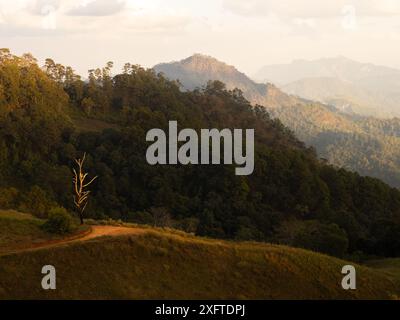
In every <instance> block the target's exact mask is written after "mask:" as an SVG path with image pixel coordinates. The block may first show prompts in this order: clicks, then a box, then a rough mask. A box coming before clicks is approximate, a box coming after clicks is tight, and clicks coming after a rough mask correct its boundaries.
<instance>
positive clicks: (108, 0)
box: [67, 0, 126, 17]
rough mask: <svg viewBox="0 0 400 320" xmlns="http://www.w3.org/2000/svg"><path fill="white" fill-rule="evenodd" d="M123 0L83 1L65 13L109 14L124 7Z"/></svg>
mask: <svg viewBox="0 0 400 320" xmlns="http://www.w3.org/2000/svg"><path fill="white" fill-rule="evenodd" d="M125 5H126V1H125V0H92V1H83V2H82V3H81V4H79V5H78V6H76V7H74V8H72V9H71V10H69V11H68V13H67V14H69V15H72V16H98V17H101V16H110V15H114V14H117V13H119V12H121V11H123V10H124V9H125Z"/></svg>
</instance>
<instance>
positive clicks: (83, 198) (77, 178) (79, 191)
mask: <svg viewBox="0 0 400 320" xmlns="http://www.w3.org/2000/svg"><path fill="white" fill-rule="evenodd" d="M85 158H86V153H85V154H84V155H83V158H82V159H75V162H76V164H77V165H78V172H77V171H76V170H75V168H73V169H72V170H73V172H74V178H73V183H74V204H75V207H76V210H77V211H78V214H79V219H80V222H81V225H82V224H83V223H84V221H83V213H84V211H85V209H86V206H87V204H88V199H89V194H90V191H89V190H86V188H87V187H89V185H91V184H92V182H93V181H94V180H96V179H97V176H96V177H94V178H93V179H92V180H90V181H89V182H87V183H86V182H85V179H86V178H87V175H88V174H87V173H85V172H84V171H83V163H84V162H85Z"/></svg>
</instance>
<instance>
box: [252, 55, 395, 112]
mask: <svg viewBox="0 0 400 320" xmlns="http://www.w3.org/2000/svg"><path fill="white" fill-rule="evenodd" d="M254 78H256V79H258V80H261V81H272V82H273V83H275V84H277V85H279V87H280V88H282V89H283V90H284V91H285V92H287V93H290V94H294V95H298V96H300V97H303V98H307V99H312V100H316V101H320V102H323V103H328V104H333V105H335V106H336V107H338V108H339V109H341V110H343V111H345V112H350V113H351V112H355V113H359V114H362V115H372V116H376V117H381V118H384V117H391V116H400V109H399V105H400V70H397V69H394V68H389V67H384V66H377V65H374V64H371V63H360V62H357V61H354V60H351V59H347V58H344V57H336V58H323V59H319V60H313V61H307V60H295V61H293V62H292V63H290V64H281V65H268V66H265V67H263V68H261V69H260V70H259V71H258V72H257V73H256V74H255V76H254Z"/></svg>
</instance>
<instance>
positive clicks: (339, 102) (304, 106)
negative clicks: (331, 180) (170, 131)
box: [154, 55, 400, 187]
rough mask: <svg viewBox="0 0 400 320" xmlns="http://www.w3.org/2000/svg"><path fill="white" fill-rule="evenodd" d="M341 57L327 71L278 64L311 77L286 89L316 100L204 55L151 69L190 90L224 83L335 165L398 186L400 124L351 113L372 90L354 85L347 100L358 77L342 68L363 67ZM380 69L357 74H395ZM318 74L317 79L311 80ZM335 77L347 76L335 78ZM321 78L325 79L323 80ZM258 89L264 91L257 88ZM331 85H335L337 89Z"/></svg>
mask: <svg viewBox="0 0 400 320" xmlns="http://www.w3.org/2000/svg"><path fill="white" fill-rule="evenodd" d="M342 60H343V59H342ZM342 60H341V59H339V60H338V61H337V62H336V64H335V61H327V62H323V63H322V62H321V64H322V65H323V66H325V67H324V68H325V69H326V70H325V69H324V68H323V67H321V66H318V65H317V66H315V65H314V64H312V63H311V62H310V63H305V62H304V63H305V65H304V66H303V65H301V66H297V64H295V63H294V64H291V65H287V66H281V67H280V66H276V68H277V69H279V70H283V71H284V72H283V71H282V72H283V73H282V76H284V75H285V72H286V73H288V77H289V75H290V74H289V72H290V71H292V73H293V75H295V74H296V72H297V71H298V73H299V74H301V75H303V74H304V75H307V76H310V78H307V79H308V80H307V82H306V83H304V82H303V81H302V80H299V81H300V82H299V83H295V84H293V85H290V86H289V87H288V89H289V91H290V92H292V93H295V94H298V95H301V96H303V97H304V98H312V99H315V100H319V101H320V102H313V101H311V100H305V99H304V98H300V97H298V96H294V95H289V94H286V93H285V92H283V91H281V90H280V89H279V88H277V87H275V86H274V85H272V84H257V83H256V82H254V81H252V80H251V79H249V78H248V77H247V76H246V75H244V74H243V73H240V72H239V71H238V70H236V69H235V68H234V67H233V66H228V65H226V64H225V63H223V62H220V61H218V60H216V59H214V58H211V57H208V56H202V55H194V56H192V57H189V58H187V59H184V60H182V61H180V62H173V63H170V64H160V65H157V66H155V67H154V68H155V70H156V71H159V72H163V73H164V74H165V75H166V76H167V77H168V78H170V79H179V80H180V82H181V83H182V84H183V86H184V87H185V88H189V89H191V88H194V87H201V86H204V85H205V84H206V83H207V81H208V80H219V81H222V82H225V83H226V85H227V88H228V89H229V90H233V89H234V88H239V89H240V90H242V91H243V95H244V97H245V98H246V99H248V100H249V101H251V102H252V104H253V105H254V104H261V105H263V106H264V107H265V108H266V109H267V110H268V112H269V113H270V114H271V115H272V116H273V117H275V118H278V119H280V120H281V121H282V122H283V124H284V125H285V126H287V127H289V128H290V129H291V130H293V132H294V133H295V134H296V136H297V137H298V138H299V139H300V140H302V141H304V142H306V143H307V145H310V146H313V147H315V148H316V150H317V152H318V154H319V156H320V157H322V158H325V159H327V160H328V161H329V162H330V163H332V164H335V165H337V166H339V167H344V168H346V169H350V170H354V171H357V172H359V173H360V174H362V175H368V176H372V177H376V178H379V179H382V180H384V181H385V182H387V183H389V184H391V185H392V186H395V187H400V139H399V133H400V122H399V121H398V120H397V119H393V120H384V119H376V118H373V117H362V116H361V117H360V116H357V115H356V114H355V112H358V111H360V110H361V109H360V108H362V109H363V110H364V111H365V110H366V109H365V108H366V106H365V103H364V102H365V101H366V100H368V101H370V102H371V101H372V98H371V95H372V93H371V90H367V92H365V90H364V89H358V90H357V99H354V101H352V103H349V101H350V100H349V96H351V95H352V94H353V95H354V94H355V91H356V89H354V88H353V87H354V86H355V85H353V84H352V82H350V80H352V81H353V80H354V81H356V80H357V79H359V78H354V77H357V75H353V76H351V72H349V71H348V70H347V69H346V66H347V65H350V67H351V68H350V70H353V69H354V70H358V69H357V68H358V67H359V68H361V67H360V66H358V65H356V66H354V65H353V62H352V61H347V60H346V59H345V60H344V61H342ZM329 63H330V64H333V65H334V66H335V65H337V68H334V67H332V68H331V69H332V70H331V69H329V68H328V67H327V65H330V64H329ZM292 67H293V70H291V68H292ZM274 68H275V67H274ZM274 68H272V67H271V70H270V72H271V75H273V76H275V77H272V79H277V80H282V79H280V78H279V77H278V75H279V73H278V72H275V71H274V70H275V69H274ZM297 69H299V70H297ZM361 69H362V68H361ZM205 70H206V71H205ZM296 70H297V71H296ZM324 70H325V71H324ZM380 70H381V69H379V68H378V69H377V70H375V71H374V72H372V71H371V72H372V73H371V74H370V73H368V72H366V71H365V70H364V71H365V72H364V73H362V75H359V76H363V77H368V75H370V76H372V75H375V76H378V75H379V74H381V73H382V76H385V77H386V76H387V77H389V75H390V74H393V72H394V71H393V70H391V69H388V70H386V69H384V70H383V71H382V70H381V71H380ZM316 75H320V77H319V78H316V77H315V78H313V76H316ZM334 75H337V76H338V77H339V76H341V77H344V78H345V77H347V78H349V79H350V78H351V79H350V80H338V79H337V78H334V77H333V76H334ZM322 76H326V77H324V78H321V77H322ZM347 78H345V79H347ZM290 79H291V80H296V78H293V79H292V78H290ZM385 79H386V78H385ZM187 84H188V87H186V85H187ZM257 88H267V89H265V90H258V91H257V90H256V89H257ZM284 88H285V87H284ZM334 88H337V90H336V92H334V91H335V90H334ZM300 91H301V92H300ZM254 92H256V94H254ZM328 96H329V97H328ZM321 102H329V103H331V104H333V105H336V106H339V107H340V108H341V110H338V109H337V108H336V107H333V106H329V105H325V104H323V103H321ZM377 103H378V102H377ZM378 104H379V103H378ZM368 108H369V109H368ZM367 109H368V110H369V111H368V112H369V114H376V112H375V111H376V110H375V111H374V109H373V108H372V107H367ZM343 111H344V112H343Z"/></svg>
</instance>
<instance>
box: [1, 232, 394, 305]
mask: <svg viewBox="0 0 400 320" xmlns="http://www.w3.org/2000/svg"><path fill="white" fill-rule="evenodd" d="M146 230H147V232H146V233H143V234H140V235H136V236H117V237H104V238H98V239H95V240H90V241H86V242H77V243H73V244H68V245H64V246H58V247H54V248H49V249H41V250H36V251H32V252H24V253H19V254H11V255H5V256H1V257H0V299H144V298H147V299H251V298H253V299H356V298H358V299H360V298H363V299H390V298H393V297H395V296H396V294H398V293H399V292H400V291H399V288H397V287H396V285H395V284H394V283H393V282H392V281H391V280H389V278H388V277H386V276H384V275H381V274H379V273H378V272H377V271H374V270H373V269H369V268H366V267H361V266H358V267H357V272H358V274H357V277H358V278H357V290H353V291H352V290H350V291H345V290H343V289H342V288H341V279H342V274H341V268H342V267H343V265H345V264H348V262H345V261H342V260H339V259H335V258H331V257H329V256H325V255H320V254H316V253H312V252H310V251H305V250H302V249H294V248H289V247H284V246H276V245H268V244H259V243H245V242H242V243H240V242H237V243H235V242H225V241H217V240H208V239H203V238H196V237H192V236H189V235H187V234H183V233H177V232H173V231H170V232H168V231H160V230H155V229H154V230H148V229H146ZM47 264H51V265H54V266H55V268H56V270H57V290H54V291H45V290H42V289H41V287H40V282H41V277H42V275H41V273H40V270H41V268H42V267H43V265H47ZM10 274H12V275H13V276H12V277H10Z"/></svg>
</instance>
